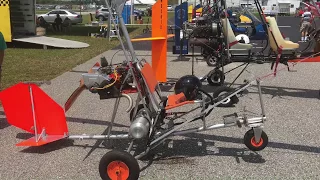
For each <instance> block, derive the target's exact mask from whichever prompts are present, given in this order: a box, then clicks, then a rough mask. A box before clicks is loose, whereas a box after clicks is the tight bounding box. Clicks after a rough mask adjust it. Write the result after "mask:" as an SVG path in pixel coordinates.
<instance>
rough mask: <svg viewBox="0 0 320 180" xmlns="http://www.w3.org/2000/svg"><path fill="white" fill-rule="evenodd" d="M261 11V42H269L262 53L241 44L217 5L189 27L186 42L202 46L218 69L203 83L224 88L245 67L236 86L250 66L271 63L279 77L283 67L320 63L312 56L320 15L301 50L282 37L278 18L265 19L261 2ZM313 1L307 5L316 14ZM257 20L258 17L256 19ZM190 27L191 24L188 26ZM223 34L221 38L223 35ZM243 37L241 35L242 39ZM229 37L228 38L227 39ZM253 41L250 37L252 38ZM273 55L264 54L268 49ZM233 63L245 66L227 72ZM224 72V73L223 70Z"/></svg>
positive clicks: (209, 60) (259, 7)
mask: <svg viewBox="0 0 320 180" xmlns="http://www.w3.org/2000/svg"><path fill="white" fill-rule="evenodd" d="M254 3H255V5H256V7H257V10H258V14H259V17H260V20H258V19H257V18H256V17H255V18H254V19H256V21H255V23H258V27H259V29H260V31H261V33H264V34H265V35H264V36H261V40H263V39H264V38H265V39H266V40H267V41H266V42H267V44H266V45H265V47H264V48H263V49H262V50H261V51H260V52H253V51H252V50H253V48H254V45H253V44H250V43H246V42H245V41H242V42H241V41H240V40H239V37H237V36H236V35H235V33H234V31H233V30H234V29H232V23H230V21H229V19H228V18H227V17H228V16H227V13H226V11H224V10H221V9H220V8H219V7H218V4H217V1H215V3H214V4H213V6H212V8H211V10H212V11H213V13H211V14H205V12H204V14H202V16H201V17H199V18H198V19H197V20H195V22H196V23H195V25H193V26H188V25H185V26H184V27H187V28H184V32H185V36H184V37H185V38H188V39H189V42H190V44H191V46H202V49H204V50H203V53H202V54H203V56H204V58H205V60H206V62H207V64H208V65H209V66H213V67H214V69H213V70H212V71H210V72H209V73H207V74H206V75H205V76H204V77H202V79H201V80H207V82H208V83H209V84H210V85H215V86H216V85H218V86H221V85H223V84H224V81H225V75H226V74H227V73H229V72H231V71H233V70H235V69H237V68H240V67H243V66H244V68H243V70H242V71H241V72H240V74H239V75H238V76H237V77H236V79H234V80H233V81H232V83H231V84H233V83H234V82H235V81H236V80H237V78H238V77H239V76H240V75H241V73H243V72H244V70H245V69H246V68H247V66H248V65H249V64H250V63H271V69H272V70H274V75H276V72H277V68H278V65H279V64H284V65H286V66H287V67H288V70H290V69H289V66H288V63H289V62H292V63H296V62H312V61H314V62H318V61H319V60H318V57H314V56H317V54H318V52H312V51H311V52H310V49H311V47H312V44H313V42H314V41H315V40H316V41H319V38H320V37H319V35H320V31H319V29H318V28H317V23H316V22H317V18H318V16H317V14H319V13H314V14H315V15H316V16H315V18H314V21H313V28H311V30H310V31H309V33H308V34H309V38H308V41H306V42H303V43H307V45H306V47H305V48H304V49H303V50H300V49H299V47H300V44H299V43H294V42H292V41H290V40H288V39H286V38H285V37H284V35H283V34H282V33H281V31H280V29H279V27H278V24H277V21H276V19H275V17H270V16H267V17H266V16H265V15H264V13H263V10H262V8H261V5H260V3H259V1H258V0H254ZM313 4H315V3H314V2H313V1H308V3H307V5H308V6H309V7H312V11H316V12H320V11H319V7H318V6H317V5H313ZM253 16H254V15H253ZM185 24H188V23H185ZM204 29H211V31H205V32H204ZM221 34H223V36H222V37H221V36H220V35H221ZM239 36H240V35H239ZM226 37H227V38H226ZM249 37H250V36H249ZM267 48H268V49H269V52H267V53H264V51H265V50H266V49H267ZM233 62H243V63H242V64H241V65H239V66H237V67H236V68H233V69H231V70H229V71H227V72H224V69H223V67H224V66H225V65H227V64H230V63H233ZM221 69H222V70H221Z"/></svg>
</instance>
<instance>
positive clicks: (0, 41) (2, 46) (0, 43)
mask: <svg viewBox="0 0 320 180" xmlns="http://www.w3.org/2000/svg"><path fill="white" fill-rule="evenodd" d="M6 49H7V44H6V41H5V40H4V37H3V34H2V33H1V31H0V90H1V76H2V75H1V74H2V63H3V59H4V50H6Z"/></svg>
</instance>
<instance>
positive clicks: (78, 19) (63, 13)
mask: <svg viewBox="0 0 320 180" xmlns="http://www.w3.org/2000/svg"><path fill="white" fill-rule="evenodd" d="M57 14H59V15H60V17H61V19H62V21H63V20H64V19H65V18H66V17H68V18H69V19H70V20H71V22H72V24H77V23H82V16H81V15H79V14H77V13H75V12H73V11H71V10H64V9H59V10H52V11H49V12H47V13H46V14H39V15H38V18H39V17H43V18H44V20H45V21H47V22H48V23H53V22H54V20H55V19H56V17H57Z"/></svg>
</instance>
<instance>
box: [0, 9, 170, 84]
mask: <svg viewBox="0 0 320 180" xmlns="http://www.w3.org/2000/svg"><path fill="white" fill-rule="evenodd" d="M172 16H173V13H169V14H168V18H170V17H172ZM143 18H144V23H147V19H148V18H149V20H150V22H149V23H151V17H143ZM94 20H95V19H94ZM89 22H90V16H89V15H83V22H82V24H78V25H74V26H73V27H72V30H71V32H70V33H53V32H52V31H51V30H50V29H49V30H48V31H47V35H46V36H49V37H56V38H62V39H68V40H75V41H80V42H85V43H88V44H89V45H90V46H89V47H88V48H85V49H52V48H51V49H47V50H43V49H42V47H41V46H32V47H31V46H30V45H28V47H25V45H24V44H17V43H15V44H8V47H9V48H8V49H7V50H6V51H5V59H4V62H3V71H2V82H1V83H2V84H1V88H2V89H5V88H8V87H10V86H12V85H14V84H16V83H18V82H21V81H47V80H51V79H53V78H55V77H57V76H59V75H61V74H63V73H64V72H67V71H70V70H72V68H74V67H75V66H77V65H79V64H82V63H84V62H86V61H88V60H90V59H91V58H93V57H96V56H97V55H99V54H101V53H103V52H105V51H107V50H110V49H112V48H115V47H116V46H118V45H119V41H118V40H116V39H113V40H112V41H110V42H108V40H107V39H105V38H92V37H90V36H88V35H89V33H98V32H99V30H100V27H86V26H84V24H87V23H89ZM144 28H145V26H130V27H127V29H128V32H129V34H130V37H131V38H133V37H136V36H138V35H140V34H142V29H144Z"/></svg>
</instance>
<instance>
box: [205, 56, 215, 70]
mask: <svg viewBox="0 0 320 180" xmlns="http://www.w3.org/2000/svg"><path fill="white" fill-rule="evenodd" d="M217 61H218V58H217V57H215V56H213V55H208V56H207V57H206V62H207V65H208V66H211V67H214V66H216V65H217Z"/></svg>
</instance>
